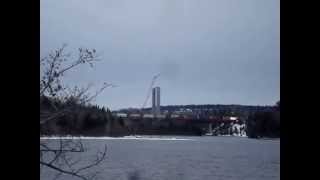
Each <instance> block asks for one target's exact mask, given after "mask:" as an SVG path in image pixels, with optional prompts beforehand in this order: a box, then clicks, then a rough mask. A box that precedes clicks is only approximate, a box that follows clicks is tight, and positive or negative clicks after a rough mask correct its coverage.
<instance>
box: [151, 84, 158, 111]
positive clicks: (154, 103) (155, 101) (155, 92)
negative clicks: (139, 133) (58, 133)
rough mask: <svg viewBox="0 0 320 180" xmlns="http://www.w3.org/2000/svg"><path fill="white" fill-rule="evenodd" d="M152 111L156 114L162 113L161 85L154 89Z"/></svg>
mask: <svg viewBox="0 0 320 180" xmlns="http://www.w3.org/2000/svg"><path fill="white" fill-rule="evenodd" d="M152 113H153V114H154V116H159V115H160V87H155V88H153V89H152Z"/></svg>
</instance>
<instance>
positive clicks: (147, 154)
mask: <svg viewBox="0 0 320 180" xmlns="http://www.w3.org/2000/svg"><path fill="white" fill-rule="evenodd" d="M46 141H56V140H46ZM83 143H84V145H85V147H86V148H88V149H89V150H88V151H87V152H86V153H82V154H81V156H82V157H83V159H86V157H89V156H91V155H93V154H94V152H95V151H96V150H98V149H102V148H103V146H104V145H105V144H106V145H107V147H108V152H107V159H106V160H105V161H104V162H103V163H102V164H100V166H99V167H97V168H96V170H98V171H99V172H100V174H99V177H100V179H105V180H108V179H110V180H129V179H130V178H129V177H130V176H133V175H134V176H135V177H136V180H140V179H141V180H209V179H210V180H274V179H275V180H278V179H280V140H279V139H277V140H256V139H248V138H244V137H190V136H185V137H177V136H175V137H168V136H166V138H162V137H157V138H155V137H153V138H137V139H135V138H130V137H127V138H120V139H119V138H103V139H84V140H83ZM52 178H53V173H52V172H51V171H48V170H46V169H44V170H43V171H42V173H41V179H45V180H47V179H52ZM59 179H74V178H71V177H70V176H61V177H60V178H59ZM75 179H76V178H75ZM132 179H134V178H132Z"/></svg>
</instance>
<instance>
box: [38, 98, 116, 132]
mask: <svg viewBox="0 0 320 180" xmlns="http://www.w3.org/2000/svg"><path fill="white" fill-rule="evenodd" d="M52 104H53V105H52ZM53 106H55V108H54V107H53ZM40 107H41V111H42V112H44V111H46V112H47V113H54V112H55V111H59V110H62V109H66V108H67V109H68V113H64V114H63V115H61V116H59V117H57V118H56V119H55V120H54V121H49V122H47V123H44V124H41V125H40V134H41V135H86V134H91V135H103V134H105V133H106V127H107V123H108V122H110V121H111V120H112V116H111V112H110V110H109V109H107V110H106V109H105V108H104V107H102V108H101V107H99V106H96V105H83V104H78V103H77V102H76V101H73V100H72V98H69V99H68V101H66V102H61V101H60V100H58V99H53V98H48V97H45V96H42V97H41V100H40Z"/></svg>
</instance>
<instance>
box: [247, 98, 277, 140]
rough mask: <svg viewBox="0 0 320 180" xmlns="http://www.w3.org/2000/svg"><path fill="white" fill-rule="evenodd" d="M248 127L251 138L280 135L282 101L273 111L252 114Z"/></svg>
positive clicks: (248, 120) (248, 134)
mask: <svg viewBox="0 0 320 180" xmlns="http://www.w3.org/2000/svg"><path fill="white" fill-rule="evenodd" d="M246 128H247V131H246V132H247V136H248V137H250V138H261V137H272V138H276V137H280V101H278V102H277V104H276V105H275V106H274V108H273V109H272V110H271V111H266V112H255V113H252V114H250V115H249V117H248V119H247V121H246Z"/></svg>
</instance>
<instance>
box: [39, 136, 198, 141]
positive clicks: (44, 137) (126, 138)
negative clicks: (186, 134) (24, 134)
mask: <svg viewBox="0 0 320 180" xmlns="http://www.w3.org/2000/svg"><path fill="white" fill-rule="evenodd" d="M46 139H93V140H98V139H102V140H175V141H186V140H193V139H187V138H176V137H163V136H123V137H109V136H102V137H92V136H42V137H40V140H46Z"/></svg>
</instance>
